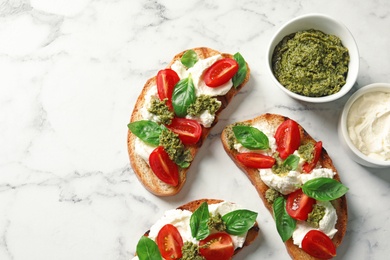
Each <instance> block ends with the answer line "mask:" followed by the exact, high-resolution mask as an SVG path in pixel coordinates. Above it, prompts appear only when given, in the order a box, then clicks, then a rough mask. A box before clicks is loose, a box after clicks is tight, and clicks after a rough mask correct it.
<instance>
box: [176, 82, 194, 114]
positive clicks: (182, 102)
mask: <svg viewBox="0 0 390 260" xmlns="http://www.w3.org/2000/svg"><path fill="white" fill-rule="evenodd" d="M195 100H196V95H195V86H194V82H193V80H192V77H191V75H190V76H189V77H188V78H185V79H182V80H180V81H179V82H178V83H177V84H176V86H175V88H174V90H173V94H172V105H173V110H174V111H175V114H176V115H177V116H178V117H185V116H186V115H187V108H188V107H189V105H191V104H192V103H194V102H195Z"/></svg>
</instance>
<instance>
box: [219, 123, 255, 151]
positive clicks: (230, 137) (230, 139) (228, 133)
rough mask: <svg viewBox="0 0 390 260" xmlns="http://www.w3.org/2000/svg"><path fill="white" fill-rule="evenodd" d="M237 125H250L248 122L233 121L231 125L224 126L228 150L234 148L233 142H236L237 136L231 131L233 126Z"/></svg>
mask: <svg viewBox="0 0 390 260" xmlns="http://www.w3.org/2000/svg"><path fill="white" fill-rule="evenodd" d="M237 125H248V126H250V125H249V124H245V123H235V124H232V125H228V126H227V127H226V128H225V130H224V131H225V133H226V141H227V143H228V145H229V149H230V150H233V149H234V144H235V143H236V142H237V138H236V136H235V135H234V132H233V127H235V126H237Z"/></svg>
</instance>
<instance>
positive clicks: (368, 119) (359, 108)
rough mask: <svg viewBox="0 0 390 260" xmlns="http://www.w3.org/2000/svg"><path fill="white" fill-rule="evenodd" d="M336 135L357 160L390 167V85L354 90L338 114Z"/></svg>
mask: <svg viewBox="0 0 390 260" xmlns="http://www.w3.org/2000/svg"><path fill="white" fill-rule="evenodd" d="M338 135H339V139H340V142H341V144H342V145H343V146H344V148H345V150H346V151H347V153H348V154H349V155H350V156H351V157H352V159H353V160H354V161H356V162H357V163H360V164H362V165H364V166H368V167H375V168H386V167H390V84H388V83H374V84H370V85H367V86H364V87H362V88H360V89H359V90H357V91H356V92H355V93H354V94H353V95H352V96H351V97H350V98H349V99H348V101H347V102H346V104H345V106H344V109H343V111H342V113H341V116H340V119H339V125H338Z"/></svg>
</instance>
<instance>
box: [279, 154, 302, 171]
mask: <svg viewBox="0 0 390 260" xmlns="http://www.w3.org/2000/svg"><path fill="white" fill-rule="evenodd" d="M298 165H299V156H297V155H295V154H290V155H289V156H288V157H287V158H286V160H284V162H283V166H287V167H288V169H291V171H295V170H296V169H297V168H298Z"/></svg>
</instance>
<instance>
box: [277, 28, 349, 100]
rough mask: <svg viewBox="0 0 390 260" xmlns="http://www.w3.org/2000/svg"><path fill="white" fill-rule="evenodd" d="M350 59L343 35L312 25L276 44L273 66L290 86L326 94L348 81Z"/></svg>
mask: <svg viewBox="0 0 390 260" xmlns="http://www.w3.org/2000/svg"><path fill="white" fill-rule="evenodd" d="M349 60H350V57H349V53H348V49H347V48H345V47H344V46H343V45H342V42H341V40H340V38H338V37H337V36H335V35H328V34H325V33H323V32H322V31H320V30H314V29H310V30H305V31H298V32H296V33H292V34H290V35H287V36H286V37H284V38H283V39H282V41H281V42H280V43H278V45H276V47H275V50H274V52H273V55H272V70H273V73H274V75H275V77H276V79H277V80H278V81H279V82H280V84H282V85H283V86H284V87H285V88H287V89H288V90H290V91H292V92H294V93H296V94H299V95H303V96H307V97H323V96H329V95H332V94H334V93H337V92H339V91H340V89H341V88H342V86H343V85H344V84H345V83H346V78H347V74H348V64H349Z"/></svg>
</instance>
